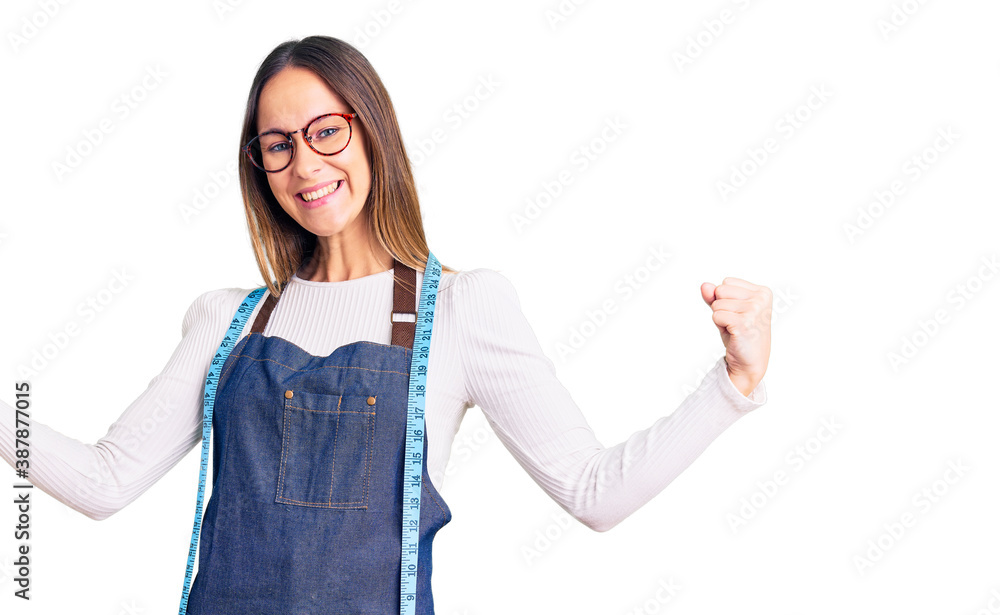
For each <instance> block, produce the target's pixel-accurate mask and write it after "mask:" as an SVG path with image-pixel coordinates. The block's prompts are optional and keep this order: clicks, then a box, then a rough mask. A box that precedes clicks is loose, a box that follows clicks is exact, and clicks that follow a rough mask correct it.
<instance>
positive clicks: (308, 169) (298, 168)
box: [290, 131, 323, 178]
mask: <svg viewBox="0 0 1000 615" xmlns="http://www.w3.org/2000/svg"><path fill="white" fill-rule="evenodd" d="M296 133H297V134H296ZM296 133H293V134H292V143H293V144H294V145H295V153H294V155H293V156H292V162H291V165H290V166H291V167H292V172H293V173H295V174H296V175H297V176H299V177H302V178H306V177H309V176H311V175H313V174H314V173H316V171H318V170H319V169H320V168H321V167H322V165H323V161H322V158H323V157H322V156H320V155H319V154H317V153H316V152H314V151H313V149H312V148H311V147H309V144H308V143H306V138H305V134H304V133H303V132H302V131H296Z"/></svg>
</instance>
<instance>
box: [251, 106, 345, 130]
mask: <svg viewBox="0 0 1000 615" xmlns="http://www.w3.org/2000/svg"><path fill="white" fill-rule="evenodd" d="M331 113H343V114H344V115H350V114H351V113H352V112H351V111H327V112H326V113H320V114H319V115H317V116H316V117H314V118H312V119H311V120H309V121H308V122H306V126H308V125H309V124H311V123H312V122H313V121H314V120H315V119H316V118H320V117H323V116H324V115H330V114H331ZM300 128H305V126H299V128H296V130H299V129H300ZM269 132H280V133H281V134H286V133H289V132H291V131H290V130H282V129H280V128H268V129H267V130H262V131H260V132H259V133H257V134H260V135H262V134H266V133H269Z"/></svg>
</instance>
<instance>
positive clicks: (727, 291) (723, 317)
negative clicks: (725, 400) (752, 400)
mask: <svg viewBox="0 0 1000 615" xmlns="http://www.w3.org/2000/svg"><path fill="white" fill-rule="evenodd" d="M701 298H702V299H704V300H705V303H707V304H708V306H709V307H710V308H712V322H714V323H715V326H717V327H718V328H719V334H720V335H722V343H723V344H724V345H725V346H726V369H727V371H728V372H729V379H730V380H732V381H733V384H734V385H736V388H737V389H739V390H740V392H741V393H743V395H747V396H748V395H750V392H751V391H753V390H754V389H755V388H756V387H757V384H758V383H759V382H760V381H761V379H762V378H763V377H764V372H765V371H767V360H768V357H769V356H770V355H771V289H770V288H768V287H766V286H757V285H756V284H751V283H750V282H747V281H746V280H741V279H740V278H725V279H723V280H722V284H721V285H719V286H715V285H713V284H711V283H709V282H705V283H704V284H702V285H701Z"/></svg>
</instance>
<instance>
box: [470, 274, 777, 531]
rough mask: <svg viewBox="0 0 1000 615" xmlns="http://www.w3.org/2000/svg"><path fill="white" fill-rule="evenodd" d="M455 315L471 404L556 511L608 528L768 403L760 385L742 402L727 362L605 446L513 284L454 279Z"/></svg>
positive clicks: (487, 278)
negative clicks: (642, 425)
mask: <svg viewBox="0 0 1000 615" xmlns="http://www.w3.org/2000/svg"><path fill="white" fill-rule="evenodd" d="M457 284H458V286H457V287H456V288H455V292H456V308H455V311H456V317H457V318H458V319H459V324H460V326H459V329H460V336H461V340H460V348H461V352H462V364H463V366H464V369H465V381H466V389H467V391H466V395H467V400H468V403H469V404H470V405H471V404H477V405H479V407H480V408H482V410H483V413H484V415H485V416H486V419H487V420H488V421H489V423H490V425H491V426H492V428H493V430H494V431H495V432H496V434H497V436H498V437H499V439H500V440H501V442H503V444H504V446H505V447H506V448H507V450H509V451H510V452H511V454H512V455H513V456H514V458H515V459H516V460H517V462H518V463H519V464H520V465H521V466H522V467H523V468H524V469H525V470H526V471H527V472H528V474H529V475H531V477H532V479H534V481H535V482H536V483H538V485H539V486H540V487H541V488H542V489H543V490H544V491H545V492H546V493H548V494H549V496H551V497H552V499H553V500H555V501H556V502H557V503H558V504H559V505H560V506H561V507H562V508H563V509H565V510H566V511H567V512H568V513H569V514H571V515H572V516H573V517H575V518H576V519H578V520H579V521H580V522H582V523H583V524H585V525H586V526H588V527H590V528H591V529H594V530H596V531H602V532H603V531H607V530H609V529H611V528H612V527H614V526H615V525H617V524H618V523H619V522H621V521H622V520H623V519H625V518H626V517H628V516H629V515H630V514H632V513H633V512H635V511H636V510H637V509H638V508H640V507H641V506H642V505H643V504H645V503H646V502H648V501H649V500H651V499H652V498H653V497H654V496H655V495H656V494H658V493H659V492H660V491H662V490H663V489H664V488H665V487H666V486H667V485H668V484H670V482H671V481H673V480H674V478H676V477H677V476H678V475H679V474H680V473H681V472H682V471H684V469H686V468H687V467H688V466H689V465H690V464H691V463H692V462H693V461H694V460H695V459H696V458H697V457H698V455H700V454H701V453H702V452H703V451H704V450H705V449H706V448H707V447H708V445H709V444H711V442H712V441H713V440H715V438H716V437H718V436H719V434H721V433H722V432H723V431H724V430H725V429H726V428H727V427H729V426H730V425H731V424H733V423H734V422H735V421H736V420H737V419H739V418H740V417H742V416H744V415H745V414H746V413H747V412H749V411H750V410H753V409H754V408H757V407H759V406H761V405H763V404H764V403H765V402H766V401H767V399H766V397H767V394H766V390H765V388H764V383H763V380H762V381H761V382H760V383H758V384H757V386H756V388H755V389H754V390H753V391H752V392H751V394H750V396H749V397H748V396H744V395H743V394H742V393H740V391H739V390H738V389H737V388H736V386H735V385H734V384H733V382H732V381H731V380H730V378H729V376H728V373H727V370H726V361H725V357H720V358H719V360H718V362H716V364H715V366H714V367H713V368H712V369H711V371H710V372H709V373H708V375H707V376H705V378H704V379H703V380H702V382H701V384H700V385H699V387H698V388H697V389H696V390H695V391H694V392H693V393H691V395H689V396H688V397H687V398H686V399H685V400H684V401H683V402H682V403H681V405H680V406H679V407H678V408H677V409H675V410H674V411H673V413H671V414H670V415H668V416H664V417H662V418H660V419H658V420H657V421H656V422H655V423H653V425H652V426H650V427H649V428H647V429H644V430H642V431H637V432H635V433H633V434H632V435H631V436H629V437H628V438H627V439H626V440H625V441H624V442H621V443H619V444H616V445H615V446H611V447H605V446H604V445H602V444H601V443H600V442H599V441H598V440H597V438H596V437H595V435H594V432H593V430H592V429H591V428H590V426H589V425H588V424H587V421H586V419H584V417H583V414H582V413H581V412H580V409H579V408H578V407H577V405H576V403H575V402H574V401H573V399H572V397H571V396H570V393H569V391H567V390H566V388H565V387H564V386H563V385H562V384H561V383H560V382H559V380H558V379H557V378H556V372H555V366H554V365H553V363H552V361H551V360H550V359H549V358H548V357H547V356H545V354H544V353H543V352H542V349H541V347H540V345H539V343H538V340H537V338H536V336H535V334H534V332H533V331H532V329H531V327H530V326H529V324H528V322H527V320H526V319H525V317H524V314H523V313H522V311H521V308H520V303H519V301H518V298H517V294H516V293H515V291H514V288H513V286H512V285H511V283H510V282H509V281H508V280H507V278H505V277H504V276H502V275H501V274H500V273H498V272H496V271H493V270H490V269H475V270H472V271H468V272H463V273H462V274H460V276H459V279H458V281H457Z"/></svg>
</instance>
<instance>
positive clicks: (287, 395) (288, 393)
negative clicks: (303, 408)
mask: <svg viewBox="0 0 1000 615" xmlns="http://www.w3.org/2000/svg"><path fill="white" fill-rule="evenodd" d="M292 395H294V393H292V390H291V389H288V390H287V391H285V399H291V398H292Z"/></svg>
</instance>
